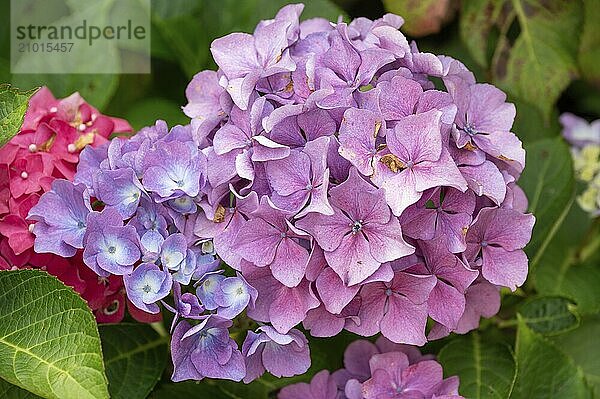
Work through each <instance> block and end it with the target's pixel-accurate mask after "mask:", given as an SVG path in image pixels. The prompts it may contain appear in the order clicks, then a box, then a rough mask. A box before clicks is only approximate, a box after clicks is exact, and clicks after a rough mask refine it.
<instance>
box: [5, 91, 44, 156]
mask: <svg viewBox="0 0 600 399" xmlns="http://www.w3.org/2000/svg"><path fill="white" fill-rule="evenodd" d="M36 91H37V89H34V90H28V91H20V90H18V89H15V88H12V87H11V86H10V85H8V84H2V85H0V147H2V146H3V145H4V144H6V143H7V142H8V141H9V140H10V139H11V138H12V137H13V136H14V135H16V134H17V133H19V129H21V125H22V124H23V118H24V117H25V112H26V111H27V104H29V99H30V98H31V96H32V95H33V94H34V93H35V92H36Z"/></svg>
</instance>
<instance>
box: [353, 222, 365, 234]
mask: <svg viewBox="0 0 600 399" xmlns="http://www.w3.org/2000/svg"><path fill="white" fill-rule="evenodd" d="M350 226H351V227H352V234H356V233H358V232H359V231H361V230H362V228H363V221H362V220H357V221H356V222H354V223H352V224H351V225H350Z"/></svg>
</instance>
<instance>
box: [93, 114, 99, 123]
mask: <svg viewBox="0 0 600 399" xmlns="http://www.w3.org/2000/svg"><path fill="white" fill-rule="evenodd" d="M97 117H98V115H96V114H92V122H93V121H95V120H96V118H97Z"/></svg>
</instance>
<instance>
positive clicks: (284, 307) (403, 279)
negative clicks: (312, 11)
mask: <svg viewBox="0 0 600 399" xmlns="http://www.w3.org/2000/svg"><path fill="white" fill-rule="evenodd" d="M302 9H303V6H302V5H289V6H286V7H284V8H283V9H281V10H280V11H279V12H278V13H277V15H276V16H275V18H274V19H272V20H265V21H261V22H260V23H259V24H258V25H257V27H256V29H255V31H254V33H253V34H246V33H232V34H230V35H227V36H225V37H222V38H219V39H217V40H215V41H214V42H213V43H212V45H211V52H212V55H213V57H214V60H215V62H216V64H217V65H218V67H219V69H218V70H217V71H216V72H215V71H202V72H199V73H198V74H197V75H196V76H194V78H193V80H192V81H191V82H190V84H189V86H188V88H187V90H186V95H187V98H188V101H189V103H188V104H187V105H186V106H185V107H184V109H183V111H184V112H185V114H186V115H187V116H188V117H189V118H190V123H189V124H188V125H186V126H179V125H178V126H175V127H173V128H171V129H170V130H169V128H168V127H167V125H166V123H165V122H163V121H157V122H156V124H155V125H154V126H150V127H147V128H144V129H142V130H141V131H140V132H138V133H137V134H136V135H135V136H133V137H131V138H124V137H117V138H114V139H112V140H111V141H110V142H106V143H104V144H102V145H100V146H94V147H92V146H88V147H86V148H85V149H84V150H83V152H82V153H81V156H80V161H79V164H78V166H77V172H76V173H75V175H74V176H73V181H70V180H60V179H59V180H55V181H54V182H53V183H52V186H51V189H50V191H48V192H47V193H46V194H44V195H43V196H42V197H41V199H40V201H39V202H38V203H37V204H36V205H34V206H33V207H31V209H30V210H29V213H28V216H27V218H28V219H29V220H32V221H35V222H36V223H35V225H34V227H33V234H34V235H35V236H36V240H35V250H36V252H39V253H50V254H54V255H58V256H62V257H71V256H73V255H76V254H77V253H80V252H82V259H83V262H84V263H85V265H86V266H87V267H88V268H89V269H91V270H92V271H93V272H94V273H95V274H96V275H97V276H99V278H104V279H107V278H108V279H110V278H114V277H115V276H116V277H117V278H121V277H122V278H123V281H124V284H125V289H126V292H127V297H128V298H129V300H130V301H131V303H132V304H133V305H134V306H135V307H136V308H137V309H139V310H141V311H143V312H147V313H150V314H158V313H159V312H160V311H161V307H162V308H164V309H166V310H168V311H170V312H172V313H173V314H174V319H173V323H172V327H171V334H172V337H171V357H172V360H173V364H174V371H173V375H172V379H173V380H174V381H181V380H186V379H194V380H201V379H203V378H205V377H208V378H220V379H230V380H234V381H241V380H243V381H244V382H246V383H249V382H251V381H252V380H254V379H256V378H258V377H260V376H261V375H262V374H263V373H264V372H265V371H268V372H269V373H271V374H273V375H274V376H277V377H281V376H283V377H287V376H293V375H297V374H302V373H304V372H305V371H306V370H307V369H308V368H309V366H310V354H309V347H308V341H307V338H306V336H305V334H304V333H303V332H302V330H305V331H307V332H308V333H309V334H310V335H312V336H315V337H332V336H335V335H337V334H339V333H340V332H341V331H342V330H344V329H345V330H348V331H350V332H353V333H356V334H359V335H362V336H365V337H370V336H374V335H376V334H378V333H381V334H382V336H383V337H385V339H387V340H389V341H387V340H385V341H381V340H380V341H379V342H388V343H389V345H388V344H386V345H387V346H389V350H388V349H386V350H383V349H376V348H377V347H375V346H372V345H371V344H368V343H366V342H364V341H358V343H357V344H356V345H361V346H368V348H369V349H365V350H366V351H367V352H369V353H371V352H373V353H372V355H373V356H372V357H370V363H369V366H370V368H369V370H367V368H366V364H362V365H361V370H360V371H356V370H355V371H352V372H349V374H348V380H349V381H352V382H349V383H348V384H346V385H345V392H346V393H345V395H346V396H347V397H349V398H358V397H366V398H375V397H381V395H385V394H386V392H388V393H389V392H392V391H393V392H395V394H398V395H400V393H401V392H403V390H409V391H411V390H412V391H414V392H413V393H414V394H413V396H410V397H417V396H418V397H427V398H429V397H453V396H452V395H457V384H458V381H457V380H456V379H451V380H443V381H442V376H441V370H440V368H439V365H438V364H437V363H435V362H434V361H431V360H423V361H420V360H419V357H418V356H417V357H416V358H415V355H414V354H413V358H412V360H411V359H410V357H411V355H410V354H407V353H405V351H404V350H403V349H402V348H404V347H399V346H395V345H393V344H392V343H394V344H410V345H424V344H425V343H426V342H427V341H428V340H434V339H438V338H441V337H445V336H447V335H448V334H449V333H451V332H456V333H466V332H468V331H470V330H472V329H474V328H476V327H477V326H478V325H479V320H480V317H482V316H483V317H491V316H493V315H494V314H496V313H497V312H498V309H499V306H500V295H499V290H500V288H501V287H507V288H509V289H510V290H515V289H516V288H517V287H519V286H521V285H522V284H523V283H524V281H525V278H526V277H527V271H528V259H527V256H526V255H525V253H524V251H523V248H524V247H525V245H526V244H527V243H528V241H529V240H530V237H531V232H532V228H533V225H534V222H535V218H534V216H533V215H531V214H528V213H526V208H527V199H526V197H525V195H524V193H523V191H522V190H521V189H520V188H519V186H518V185H517V181H518V179H519V176H520V175H521V172H522V171H523V168H524V166H525V151H524V150H523V148H522V145H521V142H520V140H519V139H518V138H517V136H516V135H515V134H514V133H512V132H511V127H512V124H513V120H514V118H515V107H514V106H513V105H512V104H510V103H507V102H506V95H505V94H504V93H503V92H502V91H500V90H499V89H498V88H496V87H494V86H492V85H489V84H484V83H477V82H476V81H475V78H474V76H473V74H472V73H471V72H470V71H469V70H468V69H467V68H466V67H465V66H464V65H463V64H462V63H461V62H459V61H457V60H455V59H452V58H450V57H446V56H437V55H435V54H431V53H424V52H420V51H419V50H418V48H417V46H416V44H415V43H414V42H413V43H409V42H408V41H407V39H406V38H405V37H404V35H403V34H402V33H401V32H400V31H399V30H398V28H399V27H400V26H401V25H402V23H403V20H402V18H400V17H398V16H396V15H392V14H387V15H385V16H384V17H383V18H381V19H378V20H375V21H371V20H368V19H365V18H358V19H355V20H353V21H352V22H350V23H348V24H347V23H345V22H342V21H338V22H337V23H333V22H329V21H327V20H324V19H319V18H317V19H309V20H307V21H304V22H299V17H300V13H301V12H302ZM84 127H85V128H87V125H86V126H84ZM26 145H27V146H28V145H29V142H27V143H26ZM67 153H69V152H68V151H67ZM65 177H71V176H65ZM26 190H27V189H26ZM171 293H172V294H173V295H172V298H171V296H170V294H171ZM428 320H430V323H431V325H430V326H429V328H428V327H427V323H428ZM247 325H250V326H253V327H251V329H248V327H245V326H247ZM301 327H302V329H301ZM246 330H247V331H246ZM240 333H243V335H245V339H244V341H243V343H242V345H241V347H240V345H239V344H238V342H236V340H234V339H233V338H232V336H234V337H236V338H237V337H238V336H239V334H240ZM382 339H383V338H382ZM369 345H371V346H369ZM377 351H380V352H382V353H378V352H377ZM349 356H350V355H349ZM361 356H362V355H361ZM360 360H361V361H362V362H363V363H364V362H365V361H366V359H365V358H363V359H360ZM346 368H347V370H346V371H348V370H350V369H351V368H352V366H348V365H347V366H346ZM356 373H359V374H356ZM342 374H343V373H342ZM329 378H330V377H328V376H327V374H318V375H317V376H316V377H315V379H314V380H313V382H312V383H311V385H310V386H306V385H301V386H297V387H290V388H286V389H285V390H283V391H282V393H281V397H282V398H286V397H289V398H292V397H296V396H297V395H298V394H299V393H301V392H304V391H306V390H307V389H310V390H315V389H316V390H318V391H321V389H325V388H324V387H329V385H331V386H333V385H332V384H333V382H336V381H335V378H334V379H333V380H330V379H329ZM332 381H333V382H332ZM336 383H337V384H338V385H339V381H337V382H336ZM313 385H314V387H313ZM340 386H341V385H340ZM326 389H329V388H326ZM332 389H333V388H332ZM390 390H392V391H390ZM327 392H329V391H327ZM417 392H419V393H418V394H417ZM390 394H391V393H390ZM294 395H296V396H294ZM337 395H338V393H337V391H336V392H335V393H334V392H333V391H331V395H329V396H324V397H332V398H333V397H337ZM361 395H362V396H361ZM415 395H417V396H415ZM419 395H420V396H419ZM444 395H446V396H444ZM397 397H404V396H397ZM454 397H456V396H454Z"/></svg>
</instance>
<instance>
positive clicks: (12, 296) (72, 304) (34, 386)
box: [0, 270, 108, 399]
mask: <svg viewBox="0 0 600 399" xmlns="http://www.w3.org/2000/svg"><path fill="white" fill-rule="evenodd" d="M0 377H1V378H3V379H5V380H6V381H8V382H10V383H11V384H14V385H18V386H20V387H21V388H24V389H27V390H28V391H30V392H33V393H35V394H36V395H40V396H43V397H46V398H61V399H63V398H90V399H92V398H93V399H99V398H100V399H101V398H108V390H107V382H106V376H105V375H104V365H103V363H102V351H101V348H100V338H99V336H98V329H97V328H96V321H95V319H94V316H93V315H92V313H91V312H90V310H89V308H88V307H87V305H86V303H85V301H84V300H83V299H81V297H80V296H79V295H77V294H76V293H75V292H74V291H73V290H72V289H71V288H69V287H67V286H65V285H64V284H63V283H61V282H60V281H58V280H57V279H56V278H55V277H52V276H50V275H49V274H47V273H46V272H42V271H37V270H16V271H2V272H0Z"/></svg>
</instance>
